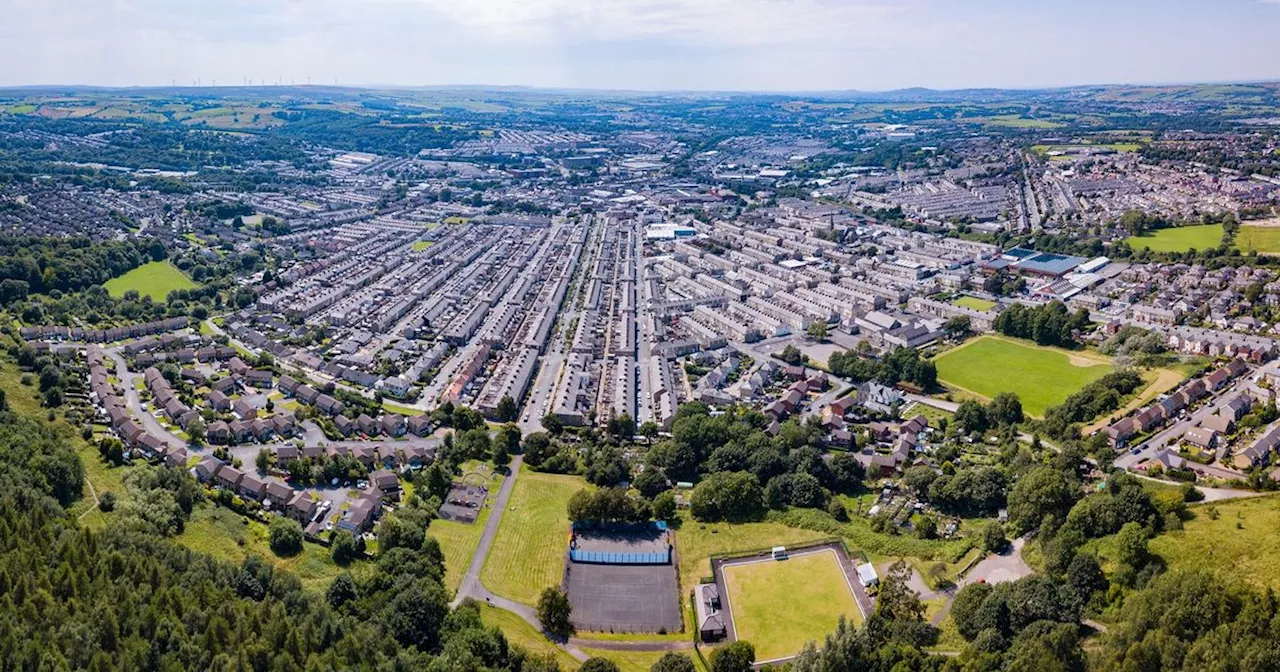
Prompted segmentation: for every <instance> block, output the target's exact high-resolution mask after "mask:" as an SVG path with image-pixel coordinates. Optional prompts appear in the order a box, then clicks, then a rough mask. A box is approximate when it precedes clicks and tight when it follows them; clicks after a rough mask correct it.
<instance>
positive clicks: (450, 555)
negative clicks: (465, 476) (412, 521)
mask: <svg viewBox="0 0 1280 672" xmlns="http://www.w3.org/2000/svg"><path fill="white" fill-rule="evenodd" d="M488 485H489V497H488V500H487V501H488V502H490V503H492V502H493V499H494V497H496V496H497V495H498V488H500V487H502V476H500V475H498V474H494V475H493V476H491V477H490V478H489V484H488ZM490 511H492V509H491V508H490V507H489V506H486V507H485V508H482V509H481V510H480V515H479V517H477V518H476V520H475V522H474V523H472V524H470V525H468V524H466V523H459V522H457V521H453V520H443V519H441V520H433V521H431V529H429V530H427V534H430V535H431V536H433V537H435V538H436V540H437V541H439V542H440V550H441V551H443V552H444V569H445V574H444V587H445V588H448V589H449V590H450V591H451V592H452V591H456V590H458V586H460V585H462V577H463V576H465V575H466V573H467V565H469V564H471V556H472V555H473V554H474V553H475V552H476V546H479V545H480V535H481V534H483V533H484V526H485V523H487V522H488V521H489V512H490Z"/></svg>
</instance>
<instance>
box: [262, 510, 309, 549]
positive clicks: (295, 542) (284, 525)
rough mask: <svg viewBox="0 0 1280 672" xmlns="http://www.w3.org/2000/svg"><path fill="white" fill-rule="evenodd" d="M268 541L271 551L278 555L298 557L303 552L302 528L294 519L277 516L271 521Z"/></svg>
mask: <svg viewBox="0 0 1280 672" xmlns="http://www.w3.org/2000/svg"><path fill="white" fill-rule="evenodd" d="M268 541H269V544H270V546H271V551H272V552H273V553H275V554H276V555H279V556H281V557H289V556H294V555H297V554H299V553H301V552H302V526H301V525H299V524H298V521H296V520H293V519H292V518H285V517H284V516H276V517H274V518H272V519H271V525H270V526H269V527H268Z"/></svg>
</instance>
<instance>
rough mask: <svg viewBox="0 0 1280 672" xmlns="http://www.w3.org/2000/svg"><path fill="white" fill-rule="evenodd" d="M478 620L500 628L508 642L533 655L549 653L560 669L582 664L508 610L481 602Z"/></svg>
mask: <svg viewBox="0 0 1280 672" xmlns="http://www.w3.org/2000/svg"><path fill="white" fill-rule="evenodd" d="M480 620H481V621H482V622H483V623H484V624H485V625H487V626H489V627H492V628H498V629H499V630H502V634H504V635H506V636H507V641H508V642H510V643H511V644H515V645H517V646H520V647H522V648H523V649H524V650H525V651H528V652H529V653H531V654H533V655H536V656H545V655H548V654H550V655H551V656H552V657H554V658H555V659H556V662H557V663H559V664H560V669H562V670H576V669H578V667H580V666H581V665H582V663H579V662H578V661H577V660H576V659H574V657H573V656H570V655H569V654H568V653H566V652H565V650H564V649H562V648H560V647H558V646H556V645H555V644H554V643H552V641H551V640H549V639H547V638H546V637H545V636H543V634H542V633H541V632H538V631H537V629H535V628H534V627H533V626H532V625H529V624H528V623H526V622H525V621H524V619H522V618H520V617H519V616H516V615H515V614H513V613H511V612H509V611H506V610H503V609H498V608H497V607H490V606H486V605H483V604H482V605H480Z"/></svg>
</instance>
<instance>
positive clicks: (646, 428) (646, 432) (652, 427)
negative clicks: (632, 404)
mask: <svg viewBox="0 0 1280 672" xmlns="http://www.w3.org/2000/svg"><path fill="white" fill-rule="evenodd" d="M659 431H661V428H660V427H658V423H656V422H654V421H652V420H646V421H644V422H643V423H641V425H640V436H643V437H644V438H645V440H646V441H648V442H650V443H652V442H653V439H654V438H655V437H657V436H658V432H659Z"/></svg>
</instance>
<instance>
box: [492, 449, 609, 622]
mask: <svg viewBox="0 0 1280 672" xmlns="http://www.w3.org/2000/svg"><path fill="white" fill-rule="evenodd" d="M585 487H587V486H586V483H585V482H584V481H583V480H582V479H581V478H579V477H576V476H561V475H558V474H540V473H538V472H535V471H524V472H523V473H521V474H520V478H519V480H517V481H516V485H515V489H514V490H512V492H511V499H510V500H509V501H508V502H507V510H506V512H504V513H503V514H502V524H501V525H500V526H499V527H498V535H497V537H495V538H494V540H493V548H492V550H490V551H489V557H488V558H487V559H486V560H485V563H484V569H483V570H482V571H481V572H480V579H481V581H483V582H484V585H485V587H486V588H488V589H489V590H491V591H493V592H495V593H497V594H498V595H502V596H503V597H506V598H509V599H512V600H515V601H517V602H523V603H525V604H535V603H536V602H537V601H538V595H539V594H540V593H541V592H542V589H543V588H546V587H548V586H558V585H560V579H561V575H562V573H563V571H564V555H565V552H566V549H568V547H569V515H568V512H567V510H566V507H567V505H568V504H569V498H570V497H572V496H573V493H575V492H577V491H579V490H581V489H583V488H585Z"/></svg>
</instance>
